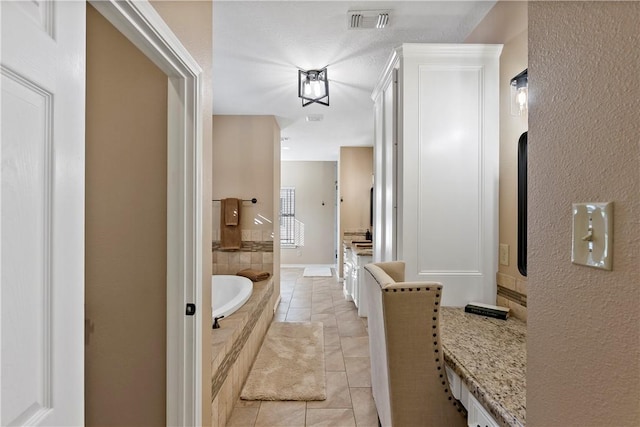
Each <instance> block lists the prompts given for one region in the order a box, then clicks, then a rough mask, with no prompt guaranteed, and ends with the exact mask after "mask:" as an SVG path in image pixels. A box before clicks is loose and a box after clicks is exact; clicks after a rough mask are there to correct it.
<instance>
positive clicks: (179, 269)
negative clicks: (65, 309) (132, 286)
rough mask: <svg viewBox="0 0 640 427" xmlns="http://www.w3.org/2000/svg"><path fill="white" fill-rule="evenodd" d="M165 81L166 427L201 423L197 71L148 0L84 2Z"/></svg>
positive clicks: (200, 249) (199, 145)
mask: <svg viewBox="0 0 640 427" xmlns="http://www.w3.org/2000/svg"><path fill="white" fill-rule="evenodd" d="M89 3H90V4H91V5H92V6H93V7H95V8H96V10H98V12H100V13H101V14H102V15H103V16H104V17H105V18H106V19H107V20H108V21H109V22H111V24H112V25H113V26H114V27H116V28H117V29H118V30H119V31H120V32H121V33H122V34H123V35H124V36H125V37H127V38H128V39H129V40H130V41H131V42H132V43H133V44H134V45H135V46H136V47H137V48H138V49H140V51H141V52H142V53H143V54H145V55H146V56H147V57H148V58H149V59H150V60H151V61H152V62H153V63H154V64H155V65H156V66H158V68H160V69H161V70H162V71H163V72H164V73H165V74H166V75H167V77H168V108H167V114H168V132H167V150H168V160H167V402H166V411H167V412H166V416H167V425H181V426H198V425H202V309H200V310H196V313H195V315H193V316H186V315H185V307H186V304H187V303H194V304H195V305H196V307H202V282H201V281H202V247H203V246H202V238H203V237H202V165H201V161H202V119H201V117H200V114H201V108H200V104H201V84H202V69H201V68H200V66H199V65H198V63H197V62H196V61H195V60H194V59H193V58H192V56H191V55H190V54H189V52H188V51H187V50H186V49H185V47H184V46H183V45H182V44H181V43H180V41H179V39H178V38H177V37H176V35H175V34H174V33H173V32H172V31H171V29H170V28H169V27H168V25H167V24H166V23H165V22H164V20H163V19H162V18H161V17H160V15H159V14H158V12H157V11H156V10H155V9H154V8H153V6H152V5H151V4H150V3H149V2H147V1H139V0H135V1H133V0H117V1H116V0H106V1H105V0H89Z"/></svg>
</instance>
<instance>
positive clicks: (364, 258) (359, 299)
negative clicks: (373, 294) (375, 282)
mask: <svg viewBox="0 0 640 427" xmlns="http://www.w3.org/2000/svg"><path fill="white" fill-rule="evenodd" d="M352 253H353V256H352V262H353V283H354V286H353V302H354V303H355V305H356V307H357V308H358V316H360V317H367V298H366V296H365V294H366V289H367V287H366V286H365V278H364V274H365V271H364V266H365V265H367V264H369V263H371V262H372V260H373V257H372V256H371V255H365V254H362V253H359V252H358V251H357V250H354V251H352Z"/></svg>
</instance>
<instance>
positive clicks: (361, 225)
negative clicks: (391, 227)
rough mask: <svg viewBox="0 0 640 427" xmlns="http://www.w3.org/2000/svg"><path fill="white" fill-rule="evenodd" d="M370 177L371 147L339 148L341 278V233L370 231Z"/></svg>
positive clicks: (371, 169)
mask: <svg viewBox="0 0 640 427" xmlns="http://www.w3.org/2000/svg"><path fill="white" fill-rule="evenodd" d="M372 175H373V147H340V161H339V162H338V192H339V197H340V199H341V200H342V202H341V203H340V206H339V208H338V209H339V220H338V222H339V227H340V240H339V242H338V244H339V245H340V250H339V251H338V274H339V275H340V277H342V265H343V260H342V255H343V254H342V240H343V238H344V237H343V236H344V233H345V231H356V230H361V231H362V232H363V233H364V232H365V231H366V230H367V229H370V230H371V225H370V214H369V212H370V207H369V200H370V196H371V193H370V190H371V186H372V179H371V178H372Z"/></svg>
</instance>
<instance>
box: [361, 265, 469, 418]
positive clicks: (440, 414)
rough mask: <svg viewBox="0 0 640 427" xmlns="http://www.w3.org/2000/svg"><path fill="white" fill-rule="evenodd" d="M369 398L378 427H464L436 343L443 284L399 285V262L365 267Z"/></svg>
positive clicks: (442, 358) (462, 411)
mask: <svg viewBox="0 0 640 427" xmlns="http://www.w3.org/2000/svg"><path fill="white" fill-rule="evenodd" d="M365 271H366V272H367V273H366V279H365V286H368V287H370V289H368V292H367V294H368V295H369V299H370V300H369V319H368V322H369V343H370V356H371V377H372V378H371V380H372V393H373V397H374V400H375V402H376V407H377V409H378V416H379V418H380V423H381V425H382V426H385V427H386V426H399V427H402V426H447V427H449V426H465V425H466V420H465V417H464V415H465V414H464V410H463V408H462V406H461V405H460V404H459V403H458V402H457V400H456V399H455V398H454V397H453V395H452V394H451V391H450V388H449V382H448V380H447V375H446V373H445V363H444V355H443V353H442V345H441V340H440V326H439V319H440V312H439V307H440V298H441V296H442V284H441V283H437V282H404V281H403V280H404V263H403V262H401V261H396V262H385V263H377V264H367V265H366V266H365Z"/></svg>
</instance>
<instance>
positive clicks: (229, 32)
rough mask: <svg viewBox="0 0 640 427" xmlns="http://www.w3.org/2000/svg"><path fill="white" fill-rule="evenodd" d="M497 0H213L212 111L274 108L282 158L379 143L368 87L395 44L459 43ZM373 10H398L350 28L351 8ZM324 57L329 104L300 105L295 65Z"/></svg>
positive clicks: (311, 64) (328, 154) (333, 154)
mask: <svg viewBox="0 0 640 427" xmlns="http://www.w3.org/2000/svg"><path fill="white" fill-rule="evenodd" d="M494 3H495V1H386V2H378V1H354V2H345V1H322V2H318V1H243V0H229V1H225V0H216V1H214V2H213V99H214V102H213V112H214V114H220V115H273V116H275V117H276V119H277V120H278V123H279V125H280V128H281V135H282V137H283V138H284V139H285V140H284V141H283V143H282V148H283V149H282V160H337V159H338V152H339V147H340V146H371V145H373V102H372V100H371V92H372V91H373V88H374V86H375V84H376V83H377V80H378V78H379V77H380V73H381V72H382V69H383V67H384V65H385V63H386V61H387V60H388V58H389V56H390V54H391V51H392V49H393V48H394V47H397V46H399V45H400V44H402V43H408V42H428V43H459V42H462V41H464V39H465V38H466V37H467V35H468V34H469V33H470V32H471V30H473V28H475V26H476V25H477V24H478V22H480V20H481V19H482V18H483V17H484V16H485V14H486V13H487V12H488V11H489V9H491V7H492V6H493V5H494ZM371 9H388V10H390V11H391V13H390V18H389V26H388V27H387V28H386V29H383V30H376V29H369V30H349V29H347V12H348V11H349V10H371ZM325 66H327V67H328V77H329V95H330V104H331V105H330V106H329V107H326V106H323V105H318V104H311V105H310V106H308V107H302V105H301V100H300V98H298V89H297V82H298V69H299V68H300V69H304V70H307V69H320V68H322V67H325ZM309 114H322V115H323V116H324V120H323V121H321V122H307V121H306V119H305V118H306V116H307V115H309Z"/></svg>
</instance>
